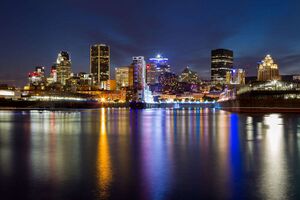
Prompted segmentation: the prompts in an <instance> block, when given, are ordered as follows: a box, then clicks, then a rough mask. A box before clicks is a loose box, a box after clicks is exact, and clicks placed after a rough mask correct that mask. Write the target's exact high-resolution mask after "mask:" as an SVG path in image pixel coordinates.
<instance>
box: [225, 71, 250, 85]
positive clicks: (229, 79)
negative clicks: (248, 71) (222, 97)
mask: <svg viewBox="0 0 300 200" xmlns="http://www.w3.org/2000/svg"><path fill="white" fill-rule="evenodd" d="M245 77H246V76H245V70H244V69H231V70H230V71H227V73H226V84H238V85H244V84H245Z"/></svg>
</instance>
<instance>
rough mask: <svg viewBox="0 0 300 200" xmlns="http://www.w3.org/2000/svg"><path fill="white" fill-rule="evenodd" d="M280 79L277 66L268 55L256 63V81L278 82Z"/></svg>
mask: <svg viewBox="0 0 300 200" xmlns="http://www.w3.org/2000/svg"><path fill="white" fill-rule="evenodd" d="M280 78H281V77H280V74H279V69H278V65H277V64H275V63H274V60H273V59H272V57H271V56H270V55H266V57H265V58H264V59H263V60H262V61H261V62H259V63H258V71H257V80H258V81H271V80H280Z"/></svg>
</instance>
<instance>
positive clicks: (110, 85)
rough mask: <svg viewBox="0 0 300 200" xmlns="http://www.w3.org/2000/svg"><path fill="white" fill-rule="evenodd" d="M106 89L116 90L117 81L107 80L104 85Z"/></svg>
mask: <svg viewBox="0 0 300 200" xmlns="http://www.w3.org/2000/svg"><path fill="white" fill-rule="evenodd" d="M106 89H107V90H116V89H117V82H116V80H108V81H107V85H106Z"/></svg>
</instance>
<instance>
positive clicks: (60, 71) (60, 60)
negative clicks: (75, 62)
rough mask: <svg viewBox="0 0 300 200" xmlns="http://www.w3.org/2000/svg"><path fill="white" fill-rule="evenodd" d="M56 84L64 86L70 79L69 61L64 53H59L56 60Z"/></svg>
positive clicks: (68, 57) (67, 54)
mask: <svg viewBox="0 0 300 200" xmlns="http://www.w3.org/2000/svg"><path fill="white" fill-rule="evenodd" d="M56 73H57V82H59V83H61V84H62V85H65V84H66V80H67V79H69V78H70V77H71V73H72V71H71V59H70V55H69V53H68V52H66V51H61V52H60V53H59V54H58V56H57V60H56Z"/></svg>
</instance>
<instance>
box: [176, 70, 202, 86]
mask: <svg viewBox="0 0 300 200" xmlns="http://www.w3.org/2000/svg"><path fill="white" fill-rule="evenodd" d="M179 81H180V82H186V83H192V84H195V83H199V82H200V79H199V76H198V74H197V72H194V71H192V70H191V69H190V68H189V67H186V68H184V70H183V71H182V72H181V74H180V76H179Z"/></svg>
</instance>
